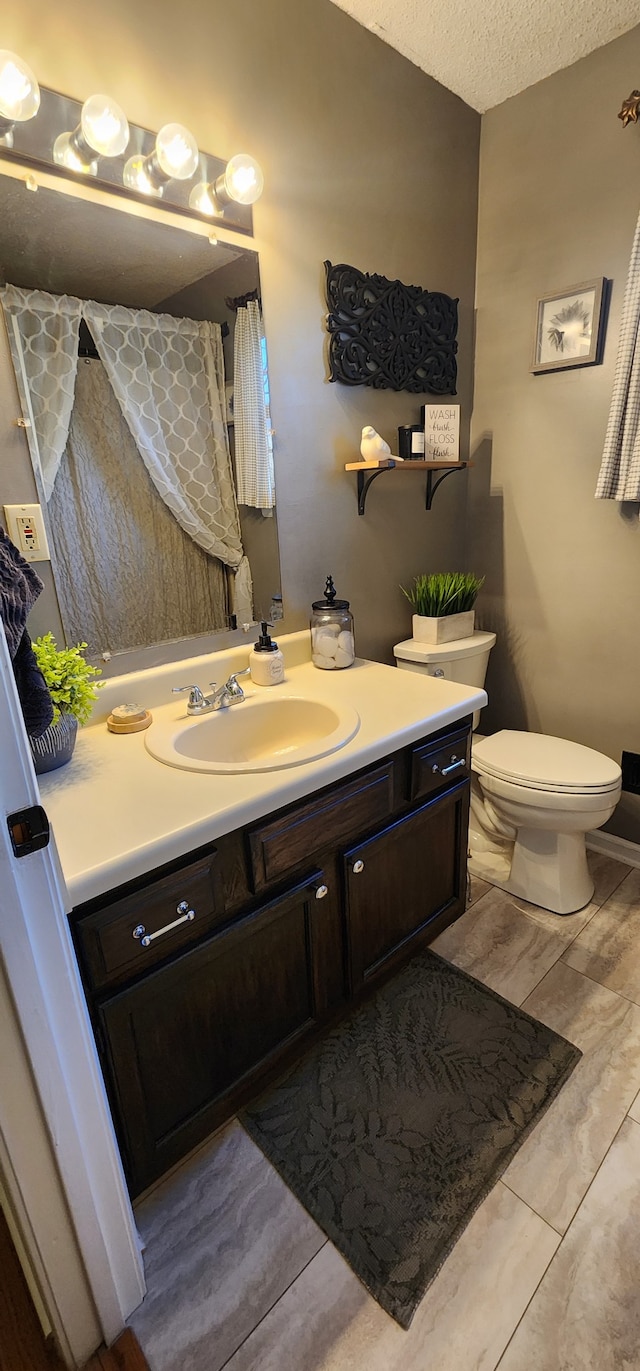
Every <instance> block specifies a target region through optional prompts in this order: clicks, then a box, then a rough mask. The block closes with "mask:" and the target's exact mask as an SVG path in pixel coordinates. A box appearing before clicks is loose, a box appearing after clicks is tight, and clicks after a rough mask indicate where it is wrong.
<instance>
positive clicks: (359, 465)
mask: <svg viewBox="0 0 640 1371" xmlns="http://www.w3.org/2000/svg"><path fill="white" fill-rule="evenodd" d="M472 466H473V462H425V461H417V462H412V461H405V462H401V461H399V459H398V458H397V457H385V458H383V459H381V460H380V461H378V462H346V463H345V468H344V469H345V471H357V473H358V514H364V510H365V505H366V502H367V492H368V490H369V486H370V485H371V484H372V482H373V481H375V479H376V477H377V476H382V474H383V472H385V471H398V472H400V471H425V472H426V474H427V491H426V500H425V509H431V506H432V504H433V497H434V495H435V493H436V491H437V489H438V486H439V485H441V484H442V482H443V481H444V480H446V477H447V476H450V475H451V474H452V472H454V471H466V470H467V468H468V467H472ZM436 471H438V472H440V475H439V476H437V477H436V479H435V480H434V475H435V473H436Z"/></svg>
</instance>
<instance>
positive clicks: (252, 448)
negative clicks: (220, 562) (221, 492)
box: [233, 300, 276, 512]
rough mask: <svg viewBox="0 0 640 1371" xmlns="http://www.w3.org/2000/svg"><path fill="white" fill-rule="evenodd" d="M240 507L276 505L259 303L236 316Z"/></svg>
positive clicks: (235, 405)
mask: <svg viewBox="0 0 640 1371" xmlns="http://www.w3.org/2000/svg"><path fill="white" fill-rule="evenodd" d="M233 419H234V425H235V456H236V481H237V488H238V504H240V505H250V506H251V507H252V508H253V509H262V510H265V511H269V512H272V511H273V507H274V505H275V502H276V488H275V477H274V470H273V436H272V432H271V415H270V411H269V380H268V371H267V343H266V339H265V333H264V324H263V321H262V310H261V308H260V303H259V301H258V300H248V301H247V303H246V305H243V306H241V307H240V308H239V309H238V311H237V314H236V327H235V333H234V356H233Z"/></svg>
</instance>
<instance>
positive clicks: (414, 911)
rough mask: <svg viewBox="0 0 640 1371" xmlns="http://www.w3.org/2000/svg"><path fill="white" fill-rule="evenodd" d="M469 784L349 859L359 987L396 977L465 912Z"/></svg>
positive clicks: (349, 908) (350, 933)
mask: <svg viewBox="0 0 640 1371" xmlns="http://www.w3.org/2000/svg"><path fill="white" fill-rule="evenodd" d="M468 816H469V786H468V783H463V784H462V785H456V786H455V787H454V789H453V790H452V791H450V792H448V793H447V794H445V795H442V796H441V797H440V798H438V799H434V800H431V801H430V803H429V804H425V805H422V806H421V807H420V809H418V810H416V811H414V812H413V813H411V814H407V815H405V817H404V818H402V819H396V821H395V823H392V824H389V826H388V827H387V828H385V829H384V830H383V832H382V833H378V834H376V836H375V837H373V838H370V839H369V840H368V841H367V842H364V843H359V844H358V845H357V847H352V848H350V849H349V851H348V852H347V853H346V854H345V857H344V882H345V892H346V932H347V942H348V948H349V958H350V966H351V985H352V988H353V990H359V989H360V988H361V987H362V986H363V985H365V983H366V982H368V981H371V980H375V978H376V977H378V976H380V974H381V973H382V972H385V971H388V970H389V969H390V968H391V967H392V966H393V965H394V964H395V963H396V962H398V961H399V960H400V958H401V957H404V956H408V955H410V954H411V952H412V951H414V950H416V949H417V947H418V946H419V945H420V944H422V943H425V942H429V941H430V940H431V939H432V938H434V937H435V936H436V933H437V932H440V931H441V929H443V928H446V926H447V924H449V923H451V922H452V920H453V919H456V918H457V917H458V915H459V914H460V913H461V912H462V909H463V908H464V895H465V888H466V861H465V858H466V840H467V827H468Z"/></svg>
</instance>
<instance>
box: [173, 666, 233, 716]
mask: <svg viewBox="0 0 640 1371" xmlns="http://www.w3.org/2000/svg"><path fill="white" fill-rule="evenodd" d="M249 670H250V668H249V667H245V669H244V671H235V672H233V674H232V675H231V676H230V677H229V679H228V681H225V683H224V685H221V686H218V685H216V682H215V681H210V682H209V684H210V686H211V689H212V691H213V694H212V695H203V693H202V691H201V689H200V686H197V685H193V686H173V687H172V694H173V695H181V694H182V692H183V691H185V690H188V691H189V699H188V700H187V714H191V715H193V714H210V713H211V712H212V711H213V710H218V709H228V708H229V706H230V705H237V704H240V701H241V700H244V698H245V695H244V690H243V689H242V686H241V685H240V683H239V681H238V677H239V676H248V675H249Z"/></svg>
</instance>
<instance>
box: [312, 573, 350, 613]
mask: <svg viewBox="0 0 640 1371" xmlns="http://www.w3.org/2000/svg"><path fill="white" fill-rule="evenodd" d="M311 608H312V609H338V610H342V609H348V608H349V601H348V600H336V588H335V586H334V584H333V576H327V584H326V586H325V588H324V600H314V601H313V604H312V606H311Z"/></svg>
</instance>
